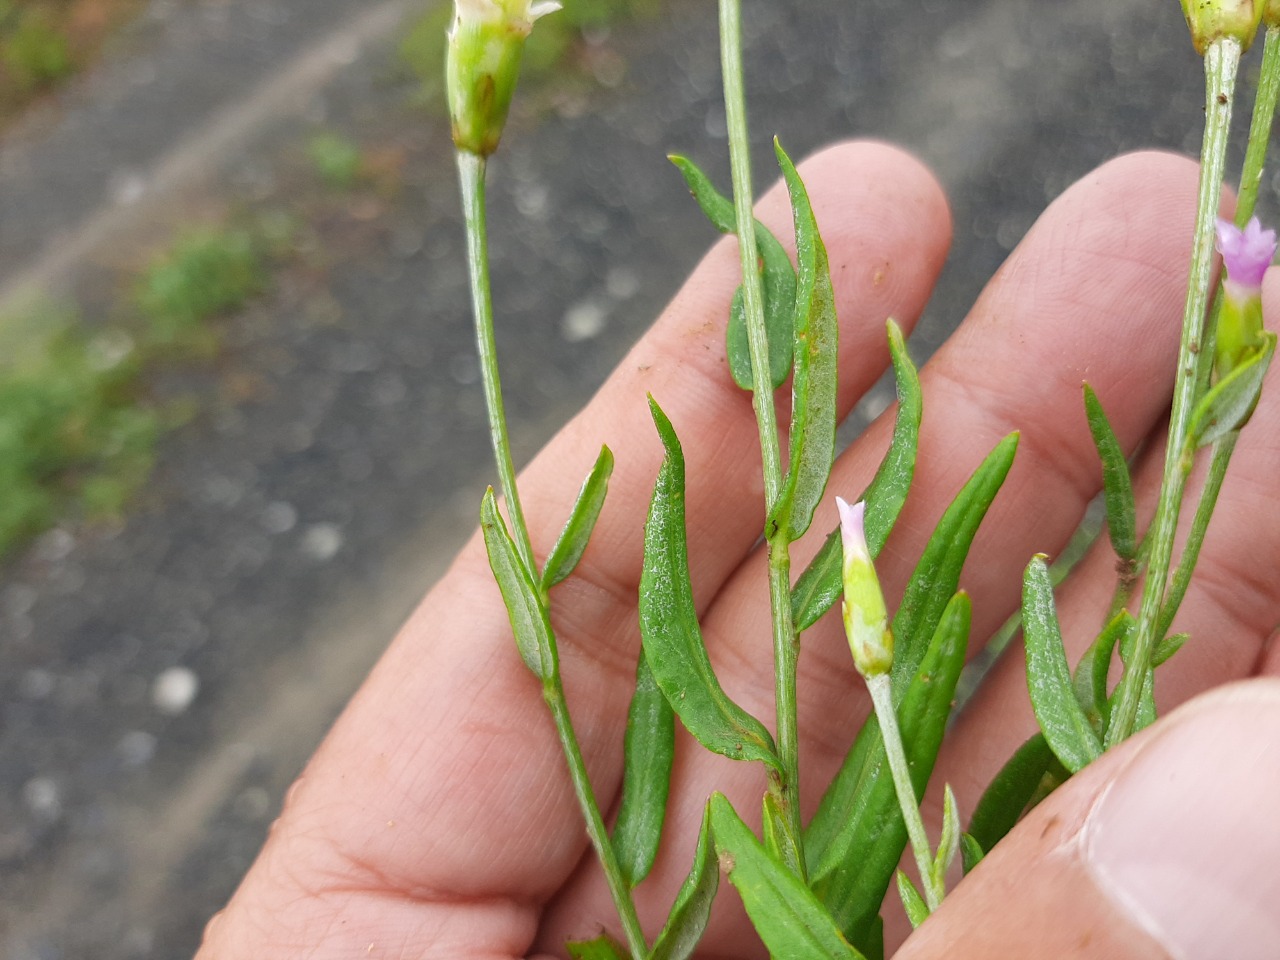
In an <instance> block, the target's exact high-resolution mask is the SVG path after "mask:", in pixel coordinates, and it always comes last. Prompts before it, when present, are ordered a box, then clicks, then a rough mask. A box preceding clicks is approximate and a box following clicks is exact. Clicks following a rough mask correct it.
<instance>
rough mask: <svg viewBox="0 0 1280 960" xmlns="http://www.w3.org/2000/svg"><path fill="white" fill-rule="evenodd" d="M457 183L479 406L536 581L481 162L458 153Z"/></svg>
mask: <svg viewBox="0 0 1280 960" xmlns="http://www.w3.org/2000/svg"><path fill="white" fill-rule="evenodd" d="M456 152H457V155H458V180H459V182H460V183H461V186H462V214H463V218H464V219H465V221H466V226H467V267H468V273H469V275H470V278H471V310H472V315H473V316H474V317H475V323H476V348H477V350H478V351H479V355H480V375H481V379H482V380H483V381H484V405H485V410H486V411H487V412H488V414H489V439H490V440H491V441H492V442H493V459H494V460H495V461H496V462H497V465H498V478H499V480H500V481H501V484H502V495H503V496H504V497H505V498H506V501H507V512H508V513H509V514H510V515H511V526H512V529H513V530H514V531H515V543H516V550H518V551H519V553H520V559H521V560H522V561H523V562H524V565H525V567H526V568H527V569H528V571H529V576H530V577H531V578H532V579H533V580H534V582H537V580H538V567H537V563H536V561H535V560H534V558H533V544H532V542H531V541H530V540H529V528H528V527H527V526H526V525H525V522H524V511H523V510H522V509H521V507H520V493H519V491H518V490H517V489H516V471H515V466H514V465H513V463H512V462H511V442H510V440H509V439H508V437H507V415H506V412H505V409H504V407H503V405H502V381H501V379H500V378H499V377H498V347H497V344H496V343H495V342H494V338H493V294H492V291H491V289H490V286H489V241H488V231H487V229H486V226H485V223H486V217H485V204H484V181H485V158H484V157H482V156H480V155H479V154H475V153H472V152H470V151H469V150H458V151H456Z"/></svg>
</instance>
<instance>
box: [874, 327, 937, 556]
mask: <svg viewBox="0 0 1280 960" xmlns="http://www.w3.org/2000/svg"><path fill="white" fill-rule="evenodd" d="M885 328H886V330H887V331H888V334H889V356H890V358H891V359H892V360H893V377H894V382H895V384H896V385H897V392H898V413H897V415H896V416H895V417H894V421H893V439H892V440H891V441H890V443H889V450H888V452H887V453H886V454H885V455H884V459H883V460H881V461H880V466H879V468H878V469H877V470H876V475H875V477H873V478H872V480H871V483H870V485H868V487H867V492H866V493H865V494H863V499H864V500H866V501H867V512H866V516H865V518H864V522H865V524H866V531H867V546H868V547H869V548H870V550H871V556H872V557H876V556H879V554H880V551H881V550H882V549H883V548H884V544H885V541H886V540H888V539H889V534H890V533H892V532H893V527H894V524H896V523H897V522H898V514H900V513H901V512H902V505H903V504H904V503H906V502H907V493H908V492H909V491H910V490H911V480H912V478H913V477H914V476H915V471H916V453H917V451H918V450H919V447H920V419H921V417H922V416H923V415H924V392H923V390H921V388H920V373H919V371H918V370H916V365H915V364H914V363H913V362H912V361H911V354H909V353H908V352H907V344H906V341H905V340H904V339H903V337H902V328H901V327H899V326H898V324H897V323H896V322H895V321H894V320H893V319H892V318H890V319H889V320H887V321H886V322H885Z"/></svg>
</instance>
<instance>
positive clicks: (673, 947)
mask: <svg viewBox="0 0 1280 960" xmlns="http://www.w3.org/2000/svg"><path fill="white" fill-rule="evenodd" d="M719 886H720V863H719V861H718V860H717V859H716V851H715V845H714V844H713V843H712V841H711V805H710V803H708V804H707V807H706V809H705V810H704V811H703V814H702V829H701V830H699V831H698V846H697V848H696V849H695V850H694V852H693V866H692V867H691V868H690V869H689V874H688V876H686V877H685V878H684V883H683V884H681V886H680V892H679V893H677V894H676V902H675V904H674V905H673V906H672V907H671V913H670V914H669V915H668V917H667V924H666V926H664V927H663V928H662V933H660V934H658V939H657V940H656V941H654V944H653V950H651V951H650V952H649V960H688V958H689V957H691V956H693V952H694V950H695V949H697V946H698V941H699V940H701V939H702V934H703V931H705V930H706V929H707V921H708V920H709V919H710V918H711V904H712V903H713V902H714V901H715V898H716V890H717V889H718V888H719Z"/></svg>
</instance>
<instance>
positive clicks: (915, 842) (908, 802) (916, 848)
mask: <svg viewBox="0 0 1280 960" xmlns="http://www.w3.org/2000/svg"><path fill="white" fill-rule="evenodd" d="M867 689H868V690H869V691H870V692H871V702H872V704H873V705H874V706H875V711H876V719H877V720H879V721H880V734H881V736H882V737H883V738H884V752H885V755H886V756H887V757H888V758H889V770H890V772H891V773H892V774H893V787H894V790H895V791H896V792H897V794H898V806H899V807H901V808H902V820H903V822H904V823H905V824H906V826H907V836H908V837H909V838H910V840H911V852H912V853H913V854H915V858H916V869H918V870H919V871H920V886H921V888H922V889H923V891H924V900H925V903H927V904H928V905H929V911H930V912H932V911H934V910H937V909H938V905H939V904H940V903H942V897H943V895H944V891H942V890H939V889H937V888H936V887H935V886H934V883H933V854H932V853H931V851H930V849H929V835H928V834H927V833H926V832H925V829H924V820H923V818H921V816H920V803H919V801H917V800H916V788H915V785H914V784H912V782H911V768H910V766H909V765H908V763H907V754H906V751H905V750H904V749H903V746H902V733H901V732H900V731H899V729H898V715H897V712H896V711H895V710H894V709H893V692H892V689H891V683H890V680H889V674H887V673H882V674H879V675H877V676H874V677H867Z"/></svg>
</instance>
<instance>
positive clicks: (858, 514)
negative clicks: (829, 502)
mask: <svg viewBox="0 0 1280 960" xmlns="http://www.w3.org/2000/svg"><path fill="white" fill-rule="evenodd" d="M836 509H837V510H839V511H840V541H841V543H842V545H843V546H844V555H845V556H846V557H847V556H849V555H850V554H853V555H854V556H856V557H858V559H860V560H867V561H870V559H871V554H870V552H869V551H868V550H867V535H866V532H865V528H864V527H863V515H864V514H865V513H866V509H867V504H866V501H865V500H859V501H858V502H857V503H855V504H854V505H853V506H850V505H849V504H848V503H846V502H845V501H844V500H843V499H842V498H840V497H836Z"/></svg>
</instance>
